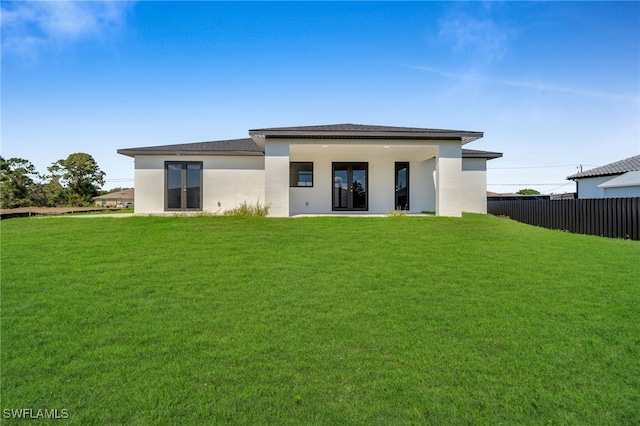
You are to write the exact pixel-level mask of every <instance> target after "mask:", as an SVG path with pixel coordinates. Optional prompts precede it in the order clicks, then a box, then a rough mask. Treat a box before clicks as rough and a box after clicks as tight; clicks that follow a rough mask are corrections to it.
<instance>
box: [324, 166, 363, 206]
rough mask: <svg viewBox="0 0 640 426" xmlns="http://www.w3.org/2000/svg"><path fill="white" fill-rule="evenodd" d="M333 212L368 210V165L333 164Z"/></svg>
mask: <svg viewBox="0 0 640 426" xmlns="http://www.w3.org/2000/svg"><path fill="white" fill-rule="evenodd" d="M332 168H333V210H367V209H368V200H369V195H368V172H369V164H368V163H333V167H332Z"/></svg>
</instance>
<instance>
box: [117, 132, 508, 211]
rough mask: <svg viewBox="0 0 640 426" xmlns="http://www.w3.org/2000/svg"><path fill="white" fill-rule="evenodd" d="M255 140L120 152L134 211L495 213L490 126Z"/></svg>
mask: <svg viewBox="0 0 640 426" xmlns="http://www.w3.org/2000/svg"><path fill="white" fill-rule="evenodd" d="M249 136H250V137H249V138H245V139H234V140H221V141H213V142H199V143H186V144H178V145H163V146H152V147H142V148H127V149H119V150H118V153H119V154H123V155H127V156H130V157H133V158H134V159H135V213H136V214H164V213H168V214H170V213H173V212H179V211H190V210H195V211H198V210H202V211H206V212H210V213H216V212H219V213H221V212H223V211H225V210H228V209H232V208H234V207H237V206H238V205H240V204H242V203H243V202H247V203H250V204H254V203H256V202H259V203H260V204H266V205H269V206H270V215H271V216H274V217H290V216H296V215H304V214H354V213H369V214H378V213H382V214H383V213H388V212H390V211H392V210H395V209H402V210H406V211H408V212H410V213H420V212H423V211H432V212H435V213H436V215H440V216H461V214H462V212H476V213H486V211H487V197H486V190H487V177H486V163H487V160H491V159H494V158H498V157H501V156H502V154H501V153H498V152H488V151H478V150H469V149H464V148H463V146H465V145H466V144H468V143H470V142H473V141H475V140H478V139H480V138H482V137H483V133H482V132H471V131H459V130H440V129H425V128H412V127H390V126H370V125H358V124H337V125H322V126H303V127H277V128H265V129H254V130H249Z"/></svg>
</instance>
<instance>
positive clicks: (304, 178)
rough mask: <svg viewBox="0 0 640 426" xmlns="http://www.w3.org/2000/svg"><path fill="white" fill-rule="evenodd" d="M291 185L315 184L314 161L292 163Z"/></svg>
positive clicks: (290, 171) (290, 165)
mask: <svg viewBox="0 0 640 426" xmlns="http://www.w3.org/2000/svg"><path fill="white" fill-rule="evenodd" d="M289 186H291V187H297V186H313V163H290V164H289Z"/></svg>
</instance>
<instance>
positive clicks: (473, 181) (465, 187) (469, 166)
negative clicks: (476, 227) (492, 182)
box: [462, 158, 487, 214]
mask: <svg viewBox="0 0 640 426" xmlns="http://www.w3.org/2000/svg"><path fill="white" fill-rule="evenodd" d="M462 211H463V212H469V213H485V214H486V213H487V160H486V159H485V158H463V159H462Z"/></svg>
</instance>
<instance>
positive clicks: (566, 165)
mask: <svg viewBox="0 0 640 426" xmlns="http://www.w3.org/2000/svg"><path fill="white" fill-rule="evenodd" d="M581 166H582V167H596V166H595V165H593V164H562V165H558V166H524V167H487V170H519V169H551V168H556V167H558V168H559V167H581Z"/></svg>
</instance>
